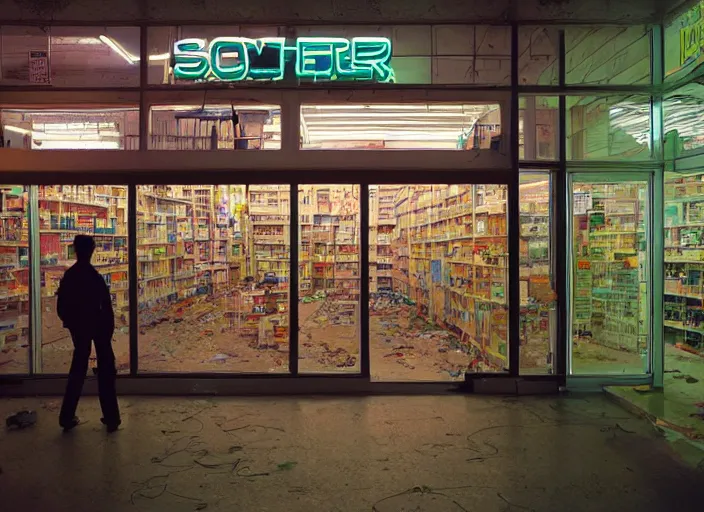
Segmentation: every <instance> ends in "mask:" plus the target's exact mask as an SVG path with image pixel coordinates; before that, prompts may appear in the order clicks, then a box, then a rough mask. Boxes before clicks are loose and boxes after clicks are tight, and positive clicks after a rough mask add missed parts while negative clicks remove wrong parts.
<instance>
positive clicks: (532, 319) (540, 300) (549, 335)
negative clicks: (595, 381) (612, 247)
mask: <svg viewBox="0 0 704 512" xmlns="http://www.w3.org/2000/svg"><path fill="white" fill-rule="evenodd" d="M550 182H551V180H550V173H549V172H522V173H521V182H520V188H519V192H520V237H521V240H520V251H521V254H520V265H521V274H520V275H521V281H520V290H521V292H520V293H521V331H520V332H521V334H520V338H521V352H520V353H521V373H553V371H554V354H555V341H556V340H555V337H556V332H555V329H556V327H557V325H556V322H557V319H556V316H555V315H556V296H555V292H554V291H553V290H554V288H553V274H552V259H551V250H552V247H551V245H552V244H551V233H552V226H551V221H550V212H551V210H552V205H551V203H552V201H551V197H550V192H551V188H550V185H551V183H550Z"/></svg>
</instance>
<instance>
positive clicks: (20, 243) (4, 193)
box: [0, 185, 29, 372]
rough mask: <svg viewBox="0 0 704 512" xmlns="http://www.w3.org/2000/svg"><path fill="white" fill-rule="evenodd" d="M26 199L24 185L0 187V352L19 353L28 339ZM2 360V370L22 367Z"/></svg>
mask: <svg viewBox="0 0 704 512" xmlns="http://www.w3.org/2000/svg"><path fill="white" fill-rule="evenodd" d="M27 199H28V198H27V191H26V189H25V187H22V186H9V185H3V186H1V187H0V220H1V223H0V255H1V256H0V350H3V351H4V350H12V351H14V352H20V351H21V350H22V347H26V346H27V343H28V340H29V240H28V233H29V229H28V218H27ZM16 357H17V356H16ZM25 359H26V357H25ZM13 362H14V364H13ZM3 363H6V364H7V367H6V368H2V371H10V372H14V371H22V370H24V368H22V365H24V367H25V368H26V362H25V361H23V360H22V358H20V357H17V359H16V360H7V361H3ZM3 366H5V365H4V364H3Z"/></svg>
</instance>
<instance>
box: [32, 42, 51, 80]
mask: <svg viewBox="0 0 704 512" xmlns="http://www.w3.org/2000/svg"><path fill="white" fill-rule="evenodd" d="M29 83H30V84H48V83H49V55H48V53H47V52H46V51H44V50H32V51H30V52H29Z"/></svg>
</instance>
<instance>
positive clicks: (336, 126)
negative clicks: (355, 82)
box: [301, 103, 501, 151]
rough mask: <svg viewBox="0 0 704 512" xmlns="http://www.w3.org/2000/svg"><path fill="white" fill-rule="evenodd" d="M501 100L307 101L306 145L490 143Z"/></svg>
mask: <svg viewBox="0 0 704 512" xmlns="http://www.w3.org/2000/svg"><path fill="white" fill-rule="evenodd" d="M500 145H501V109H500V108H499V105H498V104H473V105H463V104H425V103H423V104H413V103H404V104H397V105H390V104H388V105H381V104H376V105H373V104H372V105H352V104H344V105H302V106H301V148H302V149H375V150H379V149H446V150H447V149H457V150H473V149H490V150H494V151H498V150H499V149H500Z"/></svg>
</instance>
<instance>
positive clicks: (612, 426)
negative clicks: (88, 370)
mask: <svg viewBox="0 0 704 512" xmlns="http://www.w3.org/2000/svg"><path fill="white" fill-rule="evenodd" d="M121 404H122V409H123V420H124V422H123V426H122V428H121V430H120V431H118V432H116V433H114V434H110V435H108V434H106V433H105V432H104V430H103V429H102V428H101V425H100V422H99V417H100V413H99V409H98V404H97V400H96V399H95V398H92V397H89V398H86V399H84V400H83V401H82V403H81V405H80V407H79V414H80V416H81V418H82V419H83V420H84V421H85V424H83V425H80V426H79V427H77V428H76V429H75V430H74V431H73V432H71V433H69V434H62V433H61V431H60V430H59V428H58V426H57V412H58V411H57V409H58V407H59V400H57V399H55V398H47V399H44V398H41V399H40V398H28V399H5V400H1V401H0V414H2V416H3V417H5V416H6V415H7V414H9V413H10V412H12V411H15V410H19V409H21V408H25V407H28V408H33V409H36V410H37V411H38V414H39V422H38V424H37V425H36V426H34V427H31V428H28V429H26V430H23V431H5V430H3V431H2V433H0V467H1V469H2V471H1V472H0V496H2V502H3V504H11V506H9V507H7V510H51V511H63V510H67V511H68V510H71V511H76V510H91V509H96V510H101V511H102V512H108V511H121V512H124V511H128V510H137V511H138V510H145V511H147V510H148V511H161V510H165V511H166V510H167V511H169V512H180V511H193V510H208V511H217V510H223V511H233V510H241V511H248V512H249V511H273V510H276V511H282V510H286V511H288V512H294V511H306V512H311V511H326V512H327V511H377V512H400V511H423V512H427V511H438V512H462V511H475V510H476V511H478V510H481V511H505V512H519V511H563V510H569V511H570V512H578V511H587V510H589V511H592V510H593V511H618V512H624V511H638V512H646V511H661V510H675V509H676V510H678V512H684V511H689V510H691V511H694V510H697V511H701V510H702V507H703V505H702V504H703V503H704V486H702V482H704V463H703V464H700V468H701V470H700V471H698V470H695V469H689V468H688V467H687V466H685V465H683V464H681V463H680V462H679V461H678V460H677V459H676V458H675V457H674V456H673V454H672V452H671V450H670V447H669V445H668V444H667V442H666V441H664V440H663V439H662V438H661V437H660V436H659V435H658V434H657V433H656V432H655V430H654V429H653V427H652V426H651V424H650V423H648V422H646V421H644V420H642V419H640V418H637V417H635V416H632V415H631V414H629V413H628V412H626V411H625V410H624V409H622V408H620V407H619V406H617V405H615V404H614V403H612V402H610V401H608V399H606V398H605V397H604V396H603V395H588V396H585V397H565V398H556V397H555V398H553V397H551V398H530V397H523V398H498V397H477V396H422V397H399V396H392V397H361V398H342V397H341V398H246V399H245V398H212V399H199V398H123V399H122V400H121Z"/></svg>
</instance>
